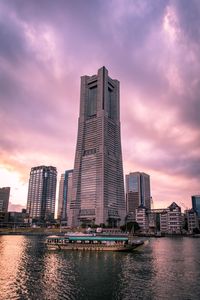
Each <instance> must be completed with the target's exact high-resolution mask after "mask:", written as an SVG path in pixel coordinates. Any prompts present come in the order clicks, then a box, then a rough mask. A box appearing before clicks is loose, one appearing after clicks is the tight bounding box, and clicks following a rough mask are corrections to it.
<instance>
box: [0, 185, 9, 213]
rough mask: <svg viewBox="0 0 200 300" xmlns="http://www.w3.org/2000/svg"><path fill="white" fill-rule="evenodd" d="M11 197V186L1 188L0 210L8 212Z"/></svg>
mask: <svg viewBox="0 0 200 300" xmlns="http://www.w3.org/2000/svg"><path fill="white" fill-rule="evenodd" d="M9 198H10V187H2V188H0V212H3V213H7V212H8V204H9Z"/></svg>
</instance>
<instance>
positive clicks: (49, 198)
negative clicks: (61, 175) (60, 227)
mask: <svg viewBox="0 0 200 300" xmlns="http://www.w3.org/2000/svg"><path fill="white" fill-rule="evenodd" d="M56 182H57V170H56V168H55V167H52V166H48V167H47V166H39V167H33V168H31V172H30V179H29V188H28V199H27V213H28V214H29V218H30V219H31V220H37V221H48V220H51V219H53V218H54V213H55V199H56Z"/></svg>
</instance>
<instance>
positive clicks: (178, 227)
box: [160, 202, 183, 234]
mask: <svg viewBox="0 0 200 300" xmlns="http://www.w3.org/2000/svg"><path fill="white" fill-rule="evenodd" d="M182 226H183V220H182V214H181V207H180V206H178V205H177V204H176V203H175V202H173V203H172V204H171V205H170V206H169V207H168V208H167V209H166V210H163V211H162V212H161V213H160V231H161V232H162V233H169V234H180V233H181V232H182Z"/></svg>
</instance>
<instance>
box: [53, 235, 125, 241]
mask: <svg viewBox="0 0 200 300" xmlns="http://www.w3.org/2000/svg"><path fill="white" fill-rule="evenodd" d="M48 239H60V240H64V239H68V240H69V241H127V240H128V237H119V236H77V235H76V236H65V237H64V236H63V237H62V236H49V237H48Z"/></svg>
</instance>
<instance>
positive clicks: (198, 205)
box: [192, 195, 200, 218]
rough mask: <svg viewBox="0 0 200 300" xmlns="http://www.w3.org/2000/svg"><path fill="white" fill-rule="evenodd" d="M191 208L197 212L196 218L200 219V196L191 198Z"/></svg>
mask: <svg viewBox="0 0 200 300" xmlns="http://www.w3.org/2000/svg"><path fill="white" fill-rule="evenodd" d="M192 208H193V209H194V210H195V211H196V212H197V215H198V218H200V195H194V196H192Z"/></svg>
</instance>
